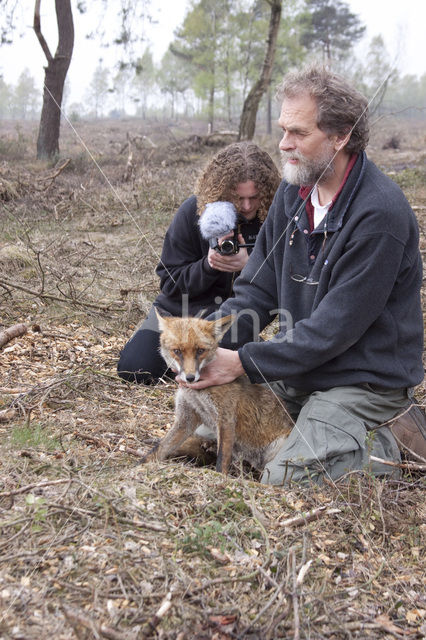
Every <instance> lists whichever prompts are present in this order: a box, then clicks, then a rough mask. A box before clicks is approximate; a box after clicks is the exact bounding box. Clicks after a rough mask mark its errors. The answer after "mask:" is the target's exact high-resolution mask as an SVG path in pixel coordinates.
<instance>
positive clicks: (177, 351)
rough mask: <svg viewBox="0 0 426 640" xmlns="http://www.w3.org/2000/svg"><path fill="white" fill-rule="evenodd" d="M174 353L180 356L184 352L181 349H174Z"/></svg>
mask: <svg viewBox="0 0 426 640" xmlns="http://www.w3.org/2000/svg"><path fill="white" fill-rule="evenodd" d="M173 353H174V354H175V356H180V355H181V354H182V351H181V350H180V349H173Z"/></svg>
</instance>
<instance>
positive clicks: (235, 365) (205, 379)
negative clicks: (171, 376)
mask: <svg viewBox="0 0 426 640" xmlns="http://www.w3.org/2000/svg"><path fill="white" fill-rule="evenodd" d="M243 374H244V369H243V365H242V364H241V360H240V356H239V355H238V351H231V350H230V349H222V348H221V347H219V348H218V350H217V351H216V357H215V359H214V360H213V362H210V364H208V365H207V366H206V367H205V369H203V370H202V371H201V378H200V380H198V382H194V383H193V384H188V383H187V382H185V383H184V382H181V381H180V379H179V376H178V377H177V378H176V380H177V382H179V384H180V385H181V386H184V387H189V388H190V389H205V388H206V387H213V386H216V385H219V384H226V383H227V382H233V381H234V380H235V379H236V378H239V377H240V376H242V375H243Z"/></svg>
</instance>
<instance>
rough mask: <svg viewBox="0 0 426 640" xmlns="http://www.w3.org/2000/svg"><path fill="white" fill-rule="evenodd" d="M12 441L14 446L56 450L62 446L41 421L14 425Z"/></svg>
mask: <svg viewBox="0 0 426 640" xmlns="http://www.w3.org/2000/svg"><path fill="white" fill-rule="evenodd" d="M10 443H11V445H12V447H13V448H17V449H19V448H21V447H34V448H40V449H47V450H48V451H54V450H55V449H58V448H59V447H60V443H59V441H58V440H57V439H56V438H53V437H52V436H51V435H50V434H49V433H48V432H46V430H45V429H44V428H43V426H42V425H41V424H39V423H36V424H32V425H24V426H19V427H14V428H13V429H12V433H11V435H10Z"/></svg>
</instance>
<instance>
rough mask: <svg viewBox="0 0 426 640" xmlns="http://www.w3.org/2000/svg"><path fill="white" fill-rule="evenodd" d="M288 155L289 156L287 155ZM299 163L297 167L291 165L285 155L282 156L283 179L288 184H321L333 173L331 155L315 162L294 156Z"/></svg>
mask: <svg viewBox="0 0 426 640" xmlns="http://www.w3.org/2000/svg"><path fill="white" fill-rule="evenodd" d="M289 155H290V154H289ZM296 157H297V159H298V160H299V161H300V164H298V165H292V164H289V163H288V162H287V159H286V155H285V154H284V153H283V154H282V160H283V177H284V179H285V180H287V182H289V183H290V184H296V185H299V186H300V185H312V184H315V183H316V182H320V183H321V182H322V181H323V180H324V179H326V178H328V176H330V175H331V174H332V173H333V171H334V165H333V155H331V157H330V156H329V155H328V156H327V158H320V159H317V160H305V159H304V158H303V157H300V156H298V155H296Z"/></svg>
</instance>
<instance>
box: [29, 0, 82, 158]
mask: <svg viewBox="0 0 426 640" xmlns="http://www.w3.org/2000/svg"><path fill="white" fill-rule="evenodd" d="M40 4H41V0H36V2H35V6H34V31H35V33H36V36H37V38H38V41H39V43H40V46H41V48H42V49H43V52H44V54H45V56H46V59H47V67H45V80H44V91H43V107H42V111H41V118H40V127H39V133H38V139H37V158H46V157H47V158H49V157H51V156H54V155H56V154H58V153H59V131H60V124H61V105H62V96H63V92H64V84H65V78H66V76H67V72H68V68H69V66H70V62H71V56H72V51H73V47H74V23H73V16H72V9H71V0H55V11H56V21H57V25H58V47H57V49H56V52H55V56H54V57H53V56H52V54H51V53H50V50H49V47H48V45H47V42H46V40H45V39H44V37H43V34H42V33H41V24H40Z"/></svg>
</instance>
